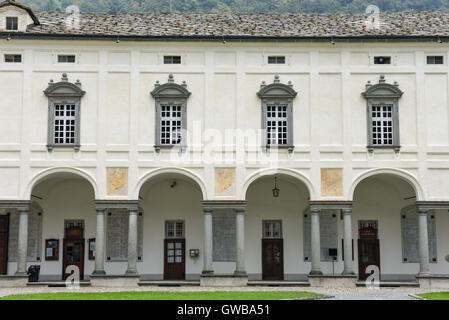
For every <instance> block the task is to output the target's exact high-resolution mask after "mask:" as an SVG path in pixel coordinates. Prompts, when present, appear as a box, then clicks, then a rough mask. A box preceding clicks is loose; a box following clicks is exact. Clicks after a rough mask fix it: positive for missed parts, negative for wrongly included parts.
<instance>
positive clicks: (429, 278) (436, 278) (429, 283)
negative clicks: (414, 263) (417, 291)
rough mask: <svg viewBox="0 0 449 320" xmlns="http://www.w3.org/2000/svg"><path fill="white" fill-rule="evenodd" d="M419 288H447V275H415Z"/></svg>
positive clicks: (448, 279) (448, 281)
mask: <svg viewBox="0 0 449 320" xmlns="http://www.w3.org/2000/svg"><path fill="white" fill-rule="evenodd" d="M416 280H417V281H418V283H419V287H420V288H421V289H449V275H432V274H428V275H417V276H416Z"/></svg>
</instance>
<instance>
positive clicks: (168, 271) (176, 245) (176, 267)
mask: <svg viewBox="0 0 449 320" xmlns="http://www.w3.org/2000/svg"><path fill="white" fill-rule="evenodd" d="M185 244H186V241H185V239H184V221H180V220H178V221H166V222H165V241H164V280H185V277H186V263H185V251H186V250H185Z"/></svg>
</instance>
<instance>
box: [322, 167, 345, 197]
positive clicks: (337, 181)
mask: <svg viewBox="0 0 449 320" xmlns="http://www.w3.org/2000/svg"><path fill="white" fill-rule="evenodd" d="M321 196H323V197H340V196H343V169H341V168H336V169H321Z"/></svg>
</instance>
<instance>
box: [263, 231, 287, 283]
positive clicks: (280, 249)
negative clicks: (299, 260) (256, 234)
mask: <svg viewBox="0 0 449 320" xmlns="http://www.w3.org/2000/svg"><path fill="white" fill-rule="evenodd" d="M262 280H284V242H283V239H262Z"/></svg>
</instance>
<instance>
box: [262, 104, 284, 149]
mask: <svg viewBox="0 0 449 320" xmlns="http://www.w3.org/2000/svg"><path fill="white" fill-rule="evenodd" d="M266 121H267V145H268V146H276V145H287V123H288V122H287V106H286V105H267V120H266Z"/></svg>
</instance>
